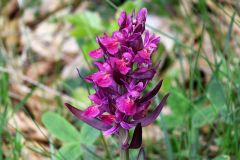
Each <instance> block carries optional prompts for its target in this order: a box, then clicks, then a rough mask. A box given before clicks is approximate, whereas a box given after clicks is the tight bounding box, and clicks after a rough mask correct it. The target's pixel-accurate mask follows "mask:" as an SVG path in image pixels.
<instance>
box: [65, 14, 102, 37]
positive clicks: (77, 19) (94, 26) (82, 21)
mask: <svg viewBox="0 0 240 160" xmlns="http://www.w3.org/2000/svg"><path fill="white" fill-rule="evenodd" d="M66 19H67V20H68V21H69V22H70V23H72V24H73V25H75V28H74V29H73V30H72V31H71V33H72V35H73V36H75V37H84V36H87V37H90V38H92V37H93V36H94V37H95V35H96V34H97V33H100V32H101V31H102V30H103V25H102V20H101V18H100V16H99V14H97V13H95V12H90V11H84V12H81V13H79V14H75V15H70V16H67V17H66Z"/></svg>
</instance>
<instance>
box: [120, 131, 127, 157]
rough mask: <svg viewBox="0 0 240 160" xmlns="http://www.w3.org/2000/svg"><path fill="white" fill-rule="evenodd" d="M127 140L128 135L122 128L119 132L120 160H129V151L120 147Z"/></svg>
mask: <svg viewBox="0 0 240 160" xmlns="http://www.w3.org/2000/svg"><path fill="white" fill-rule="evenodd" d="M126 138H128V133H126V132H125V130H124V129H123V128H121V129H120V130H119V148H120V160H129V151H128V149H123V148H122V145H123V144H124V142H125V141H126Z"/></svg>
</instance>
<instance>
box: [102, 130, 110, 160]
mask: <svg viewBox="0 0 240 160" xmlns="http://www.w3.org/2000/svg"><path fill="white" fill-rule="evenodd" d="M101 139H102V141H103V146H104V149H105V151H106V153H107V158H108V159H109V160H111V159H112V156H111V154H110V152H109V149H108V146H107V142H106V140H105V139H104V136H103V134H102V133H101Z"/></svg>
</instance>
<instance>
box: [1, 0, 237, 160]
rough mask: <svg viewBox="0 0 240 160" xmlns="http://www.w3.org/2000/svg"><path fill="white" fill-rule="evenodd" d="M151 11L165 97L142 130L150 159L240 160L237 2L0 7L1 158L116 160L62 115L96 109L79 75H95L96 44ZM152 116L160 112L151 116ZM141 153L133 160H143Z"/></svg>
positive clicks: (6, 3)
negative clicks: (123, 19)
mask: <svg viewBox="0 0 240 160" xmlns="http://www.w3.org/2000/svg"><path fill="white" fill-rule="evenodd" d="M142 7H146V8H147V9H148V12H149V14H148V17H147V25H146V27H147V29H148V30H150V31H151V32H152V33H153V32H154V33H156V34H157V35H159V36H160V37H161V43H160V45H159V49H158V51H157V53H156V54H155V55H154V57H153V60H154V63H156V62H157V61H158V60H161V64H160V68H159V70H158V74H157V76H156V77H155V78H154V80H153V81H152V82H151V84H150V86H149V88H148V89H150V88H152V87H153V86H154V85H155V84H156V82H157V81H158V80H159V79H164V83H163V87H162V89H161V91H160V93H159V94H158V96H157V98H156V100H155V104H157V103H158V102H159V101H160V99H161V97H162V95H164V94H165V93H167V92H170V94H171V96H170V97H169V99H168V102H167V105H166V106H165V107H164V109H163V111H162V113H161V116H160V117H159V118H158V119H157V121H156V122H155V123H154V124H152V125H150V126H148V127H146V128H144V129H143V145H144V147H145V151H146V153H147V158H148V159H149V160H161V159H162V160H163V159H164V160H165V159H166V160H175V159H176V160H178V159H179V160H185V159H186V160H187V159H190V160H202V159H203V160H208V159H214V160H230V159H231V160H239V159H240V136H239V134H240V125H239V124H240V123H239V122H240V110H239V109H240V17H239V16H240V2H239V1H234V0H192V1H191V0H180V1H177V0H145V1H143V0H135V1H130V0H129V1H128V0H90V1H87V0H86V1H84V0H51V1H48V0H1V1H0V119H1V120H0V147H1V149H0V159H7V160H19V159H20V160H45V159H46V160H48V159H51V160H62V159H65V160H79V159H80V160H81V159H84V160H92V159H93V160H95V159H96V160H98V159H101V160H105V159H114V160H115V159H119V158H118V157H119V151H118V142H117V140H116V138H117V137H114V136H112V137H104V136H103V135H102V133H100V132H99V131H97V130H95V129H93V128H91V127H89V126H87V125H86V124H83V123H82V122H80V121H78V120H77V119H76V118H75V117H73V116H72V115H71V114H70V113H69V112H68V111H67V110H66V108H65V107H64V106H63V103H64V102H70V103H72V104H74V105H75V106H77V107H79V108H80V109H84V108H86V107H87V106H88V105H89V104H90V103H91V102H90V101H89V100H88V98H87V96H88V94H89V93H92V92H93V90H92V89H91V86H90V85H89V84H87V83H85V82H83V81H82V80H81V79H80V78H79V77H78V74H77V71H76V68H79V69H80V71H81V73H82V75H84V76H86V75H88V74H90V73H92V72H94V71H95V68H94V67H93V65H92V62H93V60H92V59H91V58H90V57H89V55H88V52H89V51H91V50H93V49H96V48H97V43H96V41H95V37H96V36H97V35H101V34H102V33H103V32H106V33H108V34H111V33H112V32H113V31H114V30H116V29H117V28H118V26H117V17H118V15H119V13H120V12H121V11H122V10H126V11H127V12H128V13H130V12H132V11H133V10H134V9H135V10H136V11H137V10H139V9H140V8H142ZM152 108H154V106H153V107H152ZM136 156H137V151H134V150H131V151H130V157H131V159H132V160H134V159H136Z"/></svg>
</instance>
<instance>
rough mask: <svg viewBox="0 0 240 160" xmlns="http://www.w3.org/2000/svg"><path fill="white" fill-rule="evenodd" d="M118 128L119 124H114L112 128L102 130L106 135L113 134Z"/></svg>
mask: <svg viewBox="0 0 240 160" xmlns="http://www.w3.org/2000/svg"><path fill="white" fill-rule="evenodd" d="M119 128H120V127H119V125H115V126H113V127H112V128H110V129H108V130H107V131H104V132H103V135H105V136H108V135H111V134H114V133H116V132H117V131H118V130H119Z"/></svg>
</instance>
